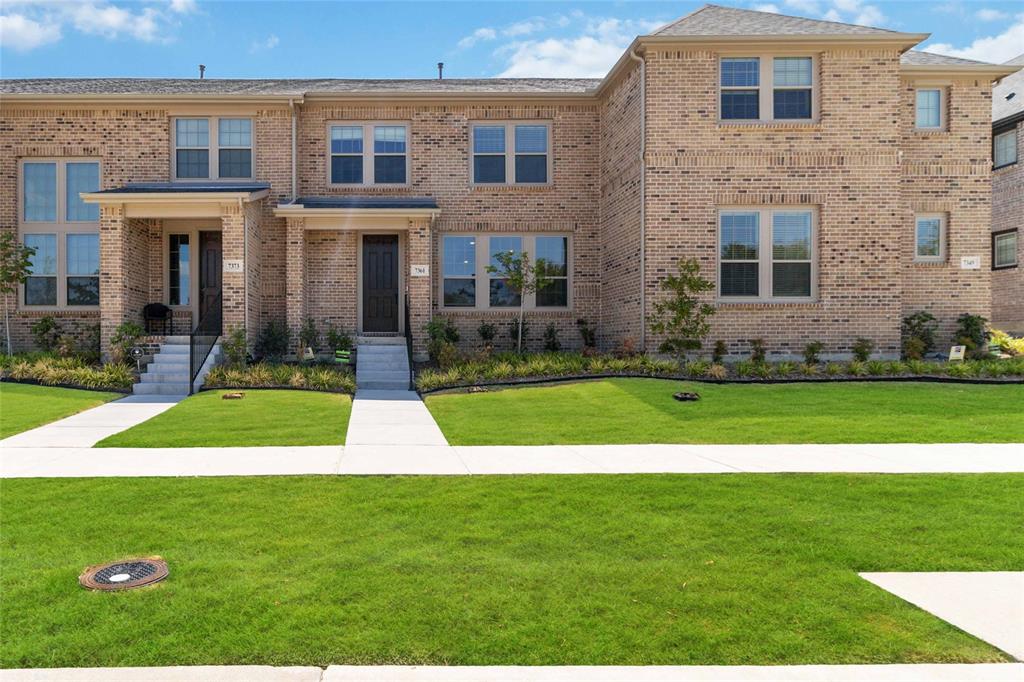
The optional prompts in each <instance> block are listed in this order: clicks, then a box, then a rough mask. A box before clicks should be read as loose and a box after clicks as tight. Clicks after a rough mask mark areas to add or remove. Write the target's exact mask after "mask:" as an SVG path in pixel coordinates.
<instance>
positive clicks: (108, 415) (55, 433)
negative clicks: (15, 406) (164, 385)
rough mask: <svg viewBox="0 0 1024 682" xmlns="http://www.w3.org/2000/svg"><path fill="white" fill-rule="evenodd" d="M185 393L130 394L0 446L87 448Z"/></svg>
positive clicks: (144, 417)
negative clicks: (178, 394)
mask: <svg viewBox="0 0 1024 682" xmlns="http://www.w3.org/2000/svg"><path fill="white" fill-rule="evenodd" d="M184 399H185V396H183V395H182V396H167V395H130V396H127V397H125V398H120V399H118V400H114V401H111V402H109V403H104V404H103V405H99V406H98V407H93V408H91V409H88V410H85V411H84V412H79V413H78V414H75V415H72V416H70V417H65V418H64V419H60V420H57V421H55V422H51V423H49V424H44V425H43V426H39V427H37V428H34V429H31V430H29V431H24V432H22V433H18V434H15V435H13V436H11V437H10V438H5V439H4V440H0V448H3V449H4V450H7V449H8V448H88V447H92V446H93V445H95V444H96V443H98V442H99V441H101V440H103V439H104V438H106V437H107V436H112V435H114V434H115V433H118V432H120V431H124V430H125V429H128V428H131V427H133V426H135V425H136V424H141V423H142V422H144V421H146V420H147V419H150V418H152V417H155V416H156V415H158V414H160V413H161V412H164V411H166V410H169V409H171V408H172V407H174V405H175V404H177V403H179V402H181V401H182V400H184Z"/></svg>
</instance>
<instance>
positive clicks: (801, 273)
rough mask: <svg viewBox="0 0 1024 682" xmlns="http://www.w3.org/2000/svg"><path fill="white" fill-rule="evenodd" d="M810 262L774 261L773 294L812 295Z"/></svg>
mask: <svg viewBox="0 0 1024 682" xmlns="http://www.w3.org/2000/svg"><path fill="white" fill-rule="evenodd" d="M810 295H811V264H810V263H773V264H772V296H810Z"/></svg>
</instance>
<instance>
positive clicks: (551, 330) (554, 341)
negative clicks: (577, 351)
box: [544, 322, 562, 353]
mask: <svg viewBox="0 0 1024 682" xmlns="http://www.w3.org/2000/svg"><path fill="white" fill-rule="evenodd" d="M544 350H546V351H548V352H549V353H557V352H558V351H560V350H562V342H561V341H559V340H558V327H556V326H555V324H554V323H553V322H552V323H550V324H548V326H547V328H546V329H545V330H544Z"/></svg>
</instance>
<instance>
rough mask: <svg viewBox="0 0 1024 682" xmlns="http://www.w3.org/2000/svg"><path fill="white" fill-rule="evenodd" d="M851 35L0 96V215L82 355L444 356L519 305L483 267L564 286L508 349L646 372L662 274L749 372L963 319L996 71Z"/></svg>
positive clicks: (41, 311) (732, 39)
mask: <svg viewBox="0 0 1024 682" xmlns="http://www.w3.org/2000/svg"><path fill="white" fill-rule="evenodd" d="M925 37H926V36H925V35H921V34H906V33H898V32H893V31H886V30H881V29H874V28H868V27H862V26H851V25H846V24H837V23H832V22H824V21H814V20H809V19H802V18H796V17H786V16H781V15H776V14H766V13H761V12H752V11H748V10H737V9H729V8H723V7H716V6H711V5H709V6H706V7H704V8H702V9H701V10H698V11H697V12H694V13H693V14H690V15H688V16H686V17H684V18H682V19H680V20H679V21H677V22H674V23H672V24H670V25H668V26H666V27H664V28H662V29H660V30H659V31H657V32H655V33H653V34H651V35H649V36H641V37H639V38H637V39H636V40H635V41H634V43H633V45H631V47H630V49H629V51H628V52H627V53H626V54H624V55H623V56H622V58H621V59H620V61H619V62H618V63H617V64H616V65H615V66H614V67H613V69H612V71H611V72H610V73H609V74H608V76H607V77H605V78H604V79H602V80H591V79H480V80H459V79H446V80H418V81H413V80H375V81H368V80H252V81H243V80H171V79H164V80H158V79H66V80H65V79H52V80H51V79H41V80H5V81H0V94H2V95H3V99H2V102H0V151H2V159H0V182H2V183H3V184H2V185H0V189H2V190H3V195H4V196H5V197H6V199H4V200H3V201H2V202H0V221H2V228H3V229H5V230H18V231H19V234H21V235H22V237H23V238H24V239H25V240H26V241H27V242H28V243H30V244H31V245H33V246H35V247H36V248H37V249H38V250H39V252H38V254H37V263H36V268H37V269H36V272H35V273H34V276H33V278H32V279H31V280H30V282H29V283H28V284H27V285H26V287H24V288H23V290H22V291H21V292H19V294H18V296H17V301H13V300H12V301H11V303H12V304H13V305H15V306H16V309H17V312H16V314H15V315H14V332H15V338H16V340H17V344H18V346H19V347H22V348H24V347H26V346H27V345H28V344H29V343H30V335H29V333H28V327H29V325H30V324H31V323H32V321H33V320H35V319H37V318H39V317H41V316H43V315H55V316H58V317H59V318H60V319H61V320H62V322H63V323H64V324H65V325H66V326H67V327H68V328H77V329H79V330H81V332H82V333H85V329H86V328H87V327H88V326H90V325H95V324H99V325H100V332H101V337H102V339H103V344H104V348H108V347H109V341H110V336H111V334H112V333H113V331H114V329H115V328H116V327H117V326H118V325H119V324H121V323H122V322H124V321H126V320H136V321H139V320H140V319H141V318H140V316H141V311H142V307H143V306H144V305H146V304H147V303H154V302H156V303H163V304H167V305H169V306H170V307H171V308H172V309H173V311H174V324H173V331H175V332H177V333H186V332H187V331H189V330H191V329H192V328H193V327H194V326H195V324H196V323H197V321H198V319H199V318H200V317H201V316H202V315H204V314H206V313H207V312H208V311H210V310H222V311H223V318H224V324H225V326H226V327H228V328H230V327H234V326H244V327H245V328H246V330H247V333H248V335H249V338H250V340H254V339H255V337H256V335H257V333H258V331H259V330H260V329H261V328H262V327H263V326H264V325H266V324H267V323H268V322H269V321H271V320H277V321H281V322H285V323H287V325H288V326H289V328H290V329H291V331H292V333H293V336H294V335H297V332H298V329H299V327H300V325H301V324H302V323H303V321H304V320H305V319H307V318H309V317H311V318H313V319H314V320H315V321H316V323H317V324H318V326H319V327H320V328H321V329H322V330H323V329H324V328H326V326H327V325H333V326H335V327H337V328H341V329H344V330H346V331H349V332H356V333H359V334H389V333H390V334H402V333H404V332H405V327H406V325H407V323H406V320H405V308H406V306H408V316H409V322H408V326H409V328H410V331H411V333H412V336H413V339H414V347H415V351H416V353H417V354H418V355H422V354H423V352H424V351H425V348H426V344H425V332H424V326H425V324H426V322H427V321H428V320H429V319H430V317H431V316H433V315H444V316H447V317H449V318H451V319H452V320H453V321H454V322H455V324H456V325H457V327H458V328H459V329H460V332H461V335H462V338H463V340H464V342H465V344H466V345H467V347H470V346H472V345H474V344H478V343H479V338H478V335H477V331H476V330H477V327H478V326H479V325H480V324H481V322H492V323H494V324H495V325H496V326H497V327H498V342H499V344H500V343H504V344H508V343H509V340H508V339H509V333H508V330H509V327H510V325H511V321H512V319H513V318H514V315H515V312H516V308H515V304H516V301H515V300H514V297H513V296H512V295H511V294H510V292H508V290H507V289H505V288H504V287H503V284H502V282H501V281H500V280H497V279H494V278H492V277H490V276H489V275H488V273H487V271H486V265H487V264H488V262H489V261H490V258H491V254H492V252H495V251H500V250H517V251H518V250H522V251H526V252H528V253H529V254H530V255H531V256H532V257H534V258H537V257H543V258H545V259H547V260H548V261H551V262H553V263H555V264H556V265H558V266H563V268H564V269H563V272H562V274H561V276H559V277H557V278H556V279H555V280H554V281H553V282H552V284H551V285H550V286H549V287H548V288H546V289H545V290H544V291H541V292H538V293H537V294H536V295H533V296H530V297H529V298H528V301H527V305H528V308H529V309H530V310H529V313H528V320H529V343H530V345H531V346H534V347H537V346H539V345H540V344H541V337H542V334H543V331H544V328H545V327H546V326H547V325H549V324H554V325H555V326H556V328H557V329H558V330H559V334H560V338H561V341H562V343H563V345H564V346H566V347H570V348H571V347H578V346H579V345H580V339H579V336H578V334H577V331H576V322H577V320H578V319H581V318H585V319H587V320H588V321H589V322H590V324H591V325H593V326H595V327H596V328H597V330H598V338H599V343H600V345H601V346H602V347H603V348H612V347H615V346H618V345H620V344H623V343H624V342H626V340H627V339H631V340H632V342H633V343H635V344H636V345H637V346H638V347H642V348H647V349H651V350H653V349H656V348H657V345H658V339H657V338H655V337H653V336H652V335H651V334H650V333H649V331H648V330H649V325H648V324H646V323H645V318H646V317H647V316H648V315H649V314H650V312H651V310H652V305H653V303H654V302H655V301H656V300H657V299H658V298H659V297H660V296H662V295H663V293H662V292H661V291H660V280H661V279H662V278H663V277H664V276H665V275H666V274H667V273H669V272H672V271H673V270H674V269H675V267H676V262H677V261H678V260H679V259H681V258H689V257H696V258H698V259H699V260H700V262H701V264H702V267H703V270H704V273H705V276H707V277H708V278H709V279H712V280H714V281H715V282H716V284H717V286H716V291H715V292H713V294H712V295H711V296H710V298H711V299H713V300H714V301H715V302H716V303H717V305H718V314H717V315H716V316H715V317H714V320H713V331H712V335H711V339H712V340H714V339H723V340H725V341H727V342H728V343H729V345H730V347H731V349H732V350H733V351H735V352H737V353H741V352H745V351H746V350H747V348H748V344H749V341H750V339H753V338H759V337H760V338H764V339H765V340H766V341H767V342H768V346H769V349H770V350H771V352H772V353H773V354H793V353H798V352H799V351H800V349H801V348H802V347H803V345H804V344H805V343H806V342H808V341H811V340H820V341H822V342H824V344H825V347H826V353H827V354H843V353H847V352H848V351H849V348H850V344H851V343H852V342H853V340H854V339H856V338H857V337H862V336H863V337H868V338H870V339H872V340H874V341H875V343H876V345H877V347H878V349H879V350H880V351H881V352H883V353H885V354H889V355H894V354H896V353H898V350H899V345H900V340H899V327H900V319H901V317H902V316H904V315H906V314H908V313H910V312H913V311H915V310H920V309H927V310H930V311H932V312H933V313H934V314H935V315H936V316H937V317H938V318H939V319H940V322H941V324H942V329H943V332H944V333H947V332H951V331H952V328H953V321H954V319H955V318H956V316H957V315H959V314H960V313H963V312H971V313H977V314H982V315H985V316H989V314H990V310H991V308H992V303H991V298H992V295H991V290H990V248H989V229H990V228H989V226H990V207H991V202H990V189H991V185H990V182H991V181H990V172H989V162H988V149H989V145H990V144H991V136H990V126H989V115H988V111H989V107H990V95H991V83H992V81H994V80H996V79H998V78H1001V77H1003V76H1005V75H1006V74H1008V73H1010V72H1011V70H1012V67H1006V66H997V65H990V64H982V63H979V62H972V61H968V60H962V59H954V58H949V57H942V56H939V55H931V54H927V53H922V52H913V51H910V48H911V47H912V46H913V45H915V44H917V43H918V42H920V41H921V40H923V39H924V38H925Z"/></svg>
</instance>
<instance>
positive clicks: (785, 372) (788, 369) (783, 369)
mask: <svg viewBox="0 0 1024 682" xmlns="http://www.w3.org/2000/svg"><path fill="white" fill-rule="evenodd" d="M795 371H796V365H794V364H793V363H792V362H780V363H779V364H777V365H775V372H776V374H778V375H779V376H780V377H788V376H789V375H790V374H792V373H793V372H795Z"/></svg>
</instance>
